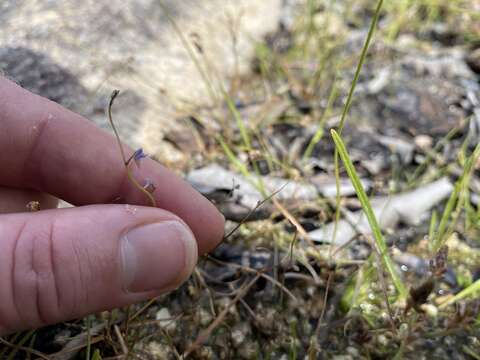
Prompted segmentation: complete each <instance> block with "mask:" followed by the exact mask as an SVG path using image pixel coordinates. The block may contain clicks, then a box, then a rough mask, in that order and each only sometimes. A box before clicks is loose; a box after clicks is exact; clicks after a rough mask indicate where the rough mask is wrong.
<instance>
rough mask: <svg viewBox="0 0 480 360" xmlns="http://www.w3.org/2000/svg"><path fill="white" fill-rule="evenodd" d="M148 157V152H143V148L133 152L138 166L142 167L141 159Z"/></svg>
mask: <svg viewBox="0 0 480 360" xmlns="http://www.w3.org/2000/svg"><path fill="white" fill-rule="evenodd" d="M146 157H147V154H145V153H144V152H143V149H142V148H140V149H138V150H136V151H135V152H134V153H133V160H134V161H135V164H137V166H138V167H140V160H142V159H143V158H146Z"/></svg>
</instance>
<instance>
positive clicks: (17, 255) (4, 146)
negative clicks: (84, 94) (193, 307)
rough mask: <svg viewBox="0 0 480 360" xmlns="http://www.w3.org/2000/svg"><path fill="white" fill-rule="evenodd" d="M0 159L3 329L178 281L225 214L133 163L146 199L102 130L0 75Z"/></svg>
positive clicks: (217, 237)
mask: <svg viewBox="0 0 480 360" xmlns="http://www.w3.org/2000/svg"><path fill="white" fill-rule="evenodd" d="M125 150H126V152H127V153H128V154H131V153H132V149H128V148H127V147H125ZM0 169H1V171H0V213H1V215H0V336H1V335H5V334H8V333H12V332H14V331H18V330H24V329H32V328H37V327H41V326H44V325H47V324H52V323H57V322H61V321H66V320H70V319H75V318H79V317H82V316H85V315H87V314H91V313H95V312H98V311H101V310H107V309H112V308H115V307H120V306H125V305H128V304H132V303H135V302H139V301H142V300H146V299H149V298H152V297H154V296H157V295H159V294H161V293H164V292H166V291H170V290H172V289H175V288H177V287H178V286H180V285H181V284H182V283H183V282H184V281H185V280H186V279H187V278H188V277H189V276H190V274H191V272H192V271H193V267H194V265H195V264H196V262H197V258H198V256H200V255H202V254H204V253H206V252H208V251H210V250H212V249H213V248H214V247H215V246H217V244H218V243H219V242H220V241H221V239H222V236H223V228H224V218H223V216H222V215H221V214H220V213H219V212H218V211H217V210H216V208H215V207H214V206H213V205H212V204H211V203H210V202H209V201H208V200H206V199H205V198H204V197H202V196H201V195H200V194H199V193H197V192H196V191H195V190H193V189H192V188H191V187H190V186H189V185H188V184H186V183H185V182H184V181H183V180H181V179H180V178H179V177H178V176H176V175H175V174H174V173H172V172H171V171H170V170H168V169H166V168H165V167H163V166H161V165H160V164H158V163H157V162H155V161H153V160H151V159H148V158H146V159H142V163H141V166H140V167H137V166H135V165H134V164H132V167H131V169H132V171H133V174H134V176H135V178H136V179H137V180H138V181H139V182H143V181H144V180H145V179H150V180H151V181H153V183H154V184H155V186H156V190H155V192H154V194H153V195H154V198H155V201H156V204H157V206H158V208H153V207H149V206H147V205H148V199H147V198H146V197H145V195H144V194H142V193H141V192H140V191H139V190H138V189H137V188H135V187H134V186H133V185H132V184H131V183H130V182H129V181H128V179H127V177H126V172H125V167H124V164H123V162H122V159H121V157H120V154H119V149H118V145H117V144H116V142H115V139H114V138H113V137H112V136H111V135H110V134H108V133H107V132H105V131H103V130H101V129H99V128H97V127H96V126H95V125H94V124H93V123H91V122H90V121H88V120H86V119H84V118H82V117H81V116H79V115H77V114H75V113H72V112H70V111H68V110H66V109H64V108H62V107H61V106H59V105H58V104H55V103H53V102H51V101H49V100H47V99H44V98H42V97H40V96H37V95H34V94H32V93H29V92H28V91H26V90H24V89H22V88H21V87H19V86H17V85H16V84H14V83H12V82H11V81H9V80H7V79H4V78H1V77H0ZM47 194H48V195H47ZM56 198H60V199H64V200H65V201H67V202H69V203H71V204H73V205H75V206H76V207H75V208H67V209H56V208H55V207H56V203H57V200H56ZM32 200H34V201H39V202H40V204H41V207H42V210H41V211H38V212H27V209H26V204H27V203H28V202H29V201H32ZM114 200H116V202H120V203H121V204H112V202H113V201H114ZM126 204H129V205H126Z"/></svg>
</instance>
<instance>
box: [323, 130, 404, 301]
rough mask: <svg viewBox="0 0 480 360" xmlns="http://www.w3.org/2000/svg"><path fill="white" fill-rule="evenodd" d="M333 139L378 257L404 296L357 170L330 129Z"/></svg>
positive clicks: (342, 144) (401, 284) (339, 138)
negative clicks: (366, 221)
mask: <svg viewBox="0 0 480 360" xmlns="http://www.w3.org/2000/svg"><path fill="white" fill-rule="evenodd" d="M331 134H332V138H333V141H334V142H335V146H336V148H337V150H338V153H339V155H340V158H341V159H342V162H343V164H344V165H345V169H346V170H347V173H348V176H349V178H350V180H351V182H352V185H353V187H354V188H355V192H356V194H357V197H358V199H359V200H360V203H361V204H362V209H363V212H364V213H365V216H366V217H367V220H368V223H369V224H370V228H371V229H372V233H373V235H374V239H375V243H376V245H377V248H378V251H379V253H380V257H381V259H382V260H383V263H384V265H385V268H386V270H387V271H388V273H389V274H390V276H391V278H392V281H393V283H394V285H395V288H396V289H397V291H398V293H399V294H400V296H401V297H402V298H406V296H407V294H408V292H407V289H406V287H405V285H404V284H403V282H402V280H401V279H400V277H399V275H398V274H397V271H396V269H395V265H394V263H393V261H392V259H391V258H390V256H389V255H388V247H387V244H386V242H385V239H384V237H383V235H382V231H381V230H380V226H379V225H378V222H377V218H376V217H375V214H374V212H373V209H372V206H371V205H370V201H369V199H368V196H367V194H366V193H365V190H364V189H363V186H362V183H361V182H360V178H359V177H358V174H357V172H356V171H355V168H354V166H353V164H352V161H351V160H350V157H349V155H348V152H347V149H346V148H345V144H344V143H343V141H342V139H341V137H340V136H339V135H338V133H337V132H336V131H335V130H333V129H332V130H331Z"/></svg>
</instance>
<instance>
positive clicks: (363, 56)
mask: <svg viewBox="0 0 480 360" xmlns="http://www.w3.org/2000/svg"><path fill="white" fill-rule="evenodd" d="M382 5H383V0H379V1H378V3H377V7H376V9H375V13H374V15H373V19H372V22H371V23H370V28H369V30H368V34H367V38H366V39H365V43H364V44H363V48H362V52H361V53H360V59H359V61H358V64H357V69H356V70H355V75H354V77H353V81H352V85H351V86H350V91H349V92H348V96H347V101H346V102H345V106H344V107H343V111H342V116H341V118H340V124H339V126H338V133H339V134H340V135H341V134H342V131H343V127H344V126H345V120H346V118H347V114H348V111H349V110H350V106H351V104H352V99H353V93H354V92H355V88H356V86H357V82H358V78H359V77H360V71H361V70H362V67H363V63H364V62H365V59H366V57H367V51H368V48H369V46H370V42H371V40H372V37H373V33H374V31H375V28H376V26H377V23H378V18H379V17H380V10H381V9H382ZM334 164H335V188H336V192H337V195H336V197H335V203H336V210H335V227H334V230H333V239H332V243H331V246H330V250H329V253H330V254H331V252H332V248H333V246H334V245H335V238H336V236H337V224H338V222H339V221H340V167H339V160H338V149H337V147H335V154H334Z"/></svg>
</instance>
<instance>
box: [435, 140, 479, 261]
mask: <svg viewBox="0 0 480 360" xmlns="http://www.w3.org/2000/svg"><path fill="white" fill-rule="evenodd" d="M479 158H480V144H478V145H477V146H476V147H475V150H474V151H473V153H472V155H470V156H469V157H468V159H467V160H466V161H465V165H464V167H463V173H462V175H461V176H460V178H459V179H458V180H457V182H456V183H455V187H454V189H453V192H452V194H451V195H450V198H449V199H448V202H447V205H446V206H445V210H444V211H443V214H442V218H441V219H440V223H439V225H438V229H437V232H436V236H435V240H434V242H433V245H432V250H433V252H436V251H438V249H440V248H441V247H442V246H443V245H444V243H445V241H446V240H447V239H448V235H449V234H450V233H451V232H452V231H453V226H454V225H455V222H456V220H457V219H458V217H459V214H460V211H461V210H462V207H463V205H464V203H465V201H469V199H467V198H466V197H465V196H462V193H463V192H464V191H465V189H466V188H468V184H469V182H470V178H471V174H472V172H473V170H474V165H475V163H476V162H477V160H478V159H479ZM462 200H463V201H462ZM454 210H455V211H454ZM452 214H453V216H452ZM451 218H452V221H450V219H451Z"/></svg>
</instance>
